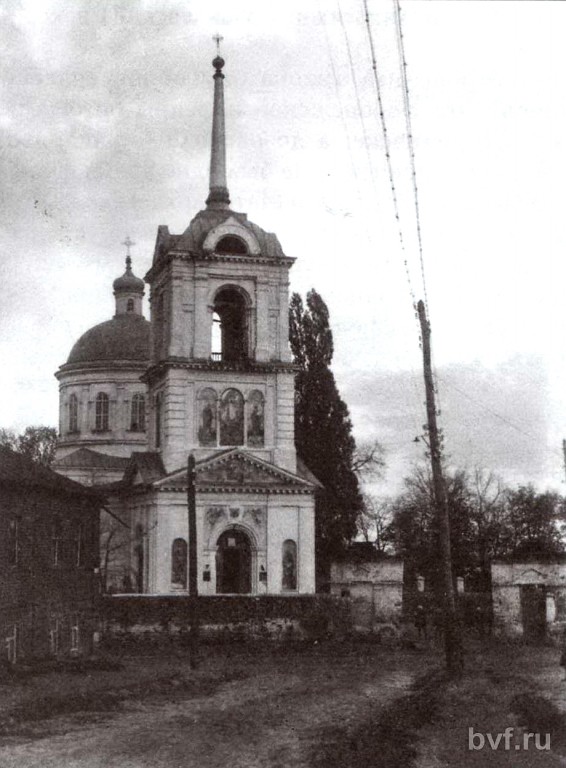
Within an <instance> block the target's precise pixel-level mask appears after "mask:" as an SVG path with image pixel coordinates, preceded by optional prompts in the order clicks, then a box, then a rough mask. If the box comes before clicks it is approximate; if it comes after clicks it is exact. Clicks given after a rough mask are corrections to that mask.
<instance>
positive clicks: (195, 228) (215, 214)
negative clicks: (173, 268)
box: [153, 208, 286, 264]
mask: <svg viewBox="0 0 566 768" xmlns="http://www.w3.org/2000/svg"><path fill="white" fill-rule="evenodd" d="M229 219H230V220H232V221H236V222H237V223H238V224H239V225H241V226H242V227H243V228H244V229H246V230H247V231H248V232H249V233H250V234H251V235H252V236H253V237H254V238H255V239H256V240H257V243H258V245H259V248H260V255H261V257H264V258H267V259H284V258H286V257H285V254H284V253H283V249H282V247H281V243H280V242H279V240H278V238H277V236H276V235H274V234H273V233H272V232H266V231H265V230H263V229H262V228H261V227H259V226H258V225H257V224H254V223H253V222H251V221H249V220H248V217H247V215H246V214H245V213H238V212H236V211H232V210H230V209H226V210H222V209H221V210H217V209H209V208H207V209H204V210H202V211H199V212H198V213H197V215H196V216H195V217H194V218H193V220H192V221H191V223H190V224H189V226H188V227H187V229H186V230H185V231H184V232H183V234H182V235H172V234H170V233H169V229H168V228H167V227H166V226H164V225H162V226H160V227H159V229H158V236H157V244H156V248H155V255H154V260H153V263H154V264H156V262H157V261H158V260H159V258H160V256H162V255H163V254H165V253H168V252H169V251H171V250H180V251H188V252H189V253H192V254H194V255H196V256H207V255H208V254H206V253H205V250H204V242H205V240H206V237H207V235H208V233H209V232H210V231H211V230H213V229H215V228H216V227H218V226H220V225H221V224H224V222H226V221H228V220H229Z"/></svg>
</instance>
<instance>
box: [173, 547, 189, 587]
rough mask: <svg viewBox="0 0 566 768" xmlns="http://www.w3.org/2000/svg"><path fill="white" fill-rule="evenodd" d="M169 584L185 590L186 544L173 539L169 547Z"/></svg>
mask: <svg viewBox="0 0 566 768" xmlns="http://www.w3.org/2000/svg"><path fill="white" fill-rule="evenodd" d="M171 584H174V585H175V586H177V587H182V588H183V589H186V588H187V542H186V541H185V539H175V540H174V541H173V545H172V547H171Z"/></svg>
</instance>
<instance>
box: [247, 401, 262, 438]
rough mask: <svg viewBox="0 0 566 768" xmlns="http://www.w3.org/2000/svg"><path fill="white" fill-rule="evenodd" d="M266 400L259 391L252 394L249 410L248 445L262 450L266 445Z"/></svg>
mask: <svg viewBox="0 0 566 768" xmlns="http://www.w3.org/2000/svg"><path fill="white" fill-rule="evenodd" d="M263 412H264V398H263V394H262V393H261V392H259V391H258V390H257V389H256V390H254V391H253V392H250V395H249V397H248V408H247V426H248V445H249V446H251V447H252V448H261V447H263V444H264V431H265V428H264V416H263Z"/></svg>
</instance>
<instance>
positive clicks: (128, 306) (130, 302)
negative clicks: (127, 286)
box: [126, 299, 134, 312]
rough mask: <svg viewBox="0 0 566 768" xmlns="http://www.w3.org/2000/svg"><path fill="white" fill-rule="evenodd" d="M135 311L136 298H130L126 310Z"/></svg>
mask: <svg viewBox="0 0 566 768" xmlns="http://www.w3.org/2000/svg"><path fill="white" fill-rule="evenodd" d="M133 311H134V300H133V299H128V301H127V302H126V312H133Z"/></svg>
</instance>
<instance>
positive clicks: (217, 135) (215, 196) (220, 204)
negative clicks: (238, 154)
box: [206, 35, 230, 208]
mask: <svg viewBox="0 0 566 768" xmlns="http://www.w3.org/2000/svg"><path fill="white" fill-rule="evenodd" d="M213 40H215V41H216V47H217V49H218V50H219V49H220V41H221V40H222V37H221V36H220V35H215V36H214V37H213ZM212 66H213V67H214V69H215V72H214V75H213V79H214V106H213V110H212V142H211V149H210V185H209V187H210V191H209V194H208V198H207V200H206V205H207V207H208V208H228V207H229V206H230V196H229V194H228V187H227V184H226V132H225V128H224V83H223V80H224V75H223V74H222V67H223V66H224V59H223V58H222V57H221V56H220V55H218V56H216V58H215V59H214V61H213V62H212Z"/></svg>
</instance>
